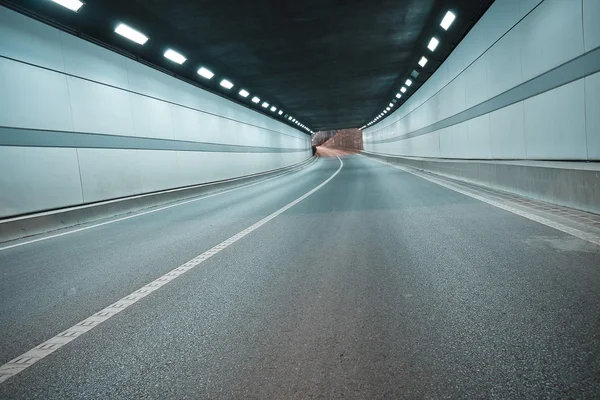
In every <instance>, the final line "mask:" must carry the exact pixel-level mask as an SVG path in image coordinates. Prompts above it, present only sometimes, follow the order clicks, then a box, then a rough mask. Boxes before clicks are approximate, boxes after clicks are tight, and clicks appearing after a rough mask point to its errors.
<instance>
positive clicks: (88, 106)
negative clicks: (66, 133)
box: [67, 77, 134, 136]
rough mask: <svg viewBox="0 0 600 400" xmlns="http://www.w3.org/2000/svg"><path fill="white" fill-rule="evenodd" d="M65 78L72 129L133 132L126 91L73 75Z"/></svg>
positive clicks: (128, 133)
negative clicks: (71, 114) (67, 85)
mask: <svg viewBox="0 0 600 400" xmlns="http://www.w3.org/2000/svg"><path fill="white" fill-rule="evenodd" d="M67 82H68V83H69V92H70V95H71V107H72V110H73V122H74V128H75V130H76V131H79V132H90V133H103V134H107V135H127V136H134V129H133V119H132V114H131V101H130V98H129V96H130V93H129V92H127V91H124V90H120V89H116V88H113V87H110V86H105V85H102V84H98V83H94V82H90V81H86V80H83V79H79V78H74V77H68V78H67Z"/></svg>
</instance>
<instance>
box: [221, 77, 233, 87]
mask: <svg viewBox="0 0 600 400" xmlns="http://www.w3.org/2000/svg"><path fill="white" fill-rule="evenodd" d="M220 85H221V86H223V87H224V88H225V89H231V88H232V87H233V83H231V82H229V81H228V80H227V79H223V80H222V81H221V83H220Z"/></svg>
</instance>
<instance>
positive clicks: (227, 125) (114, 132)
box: [0, 6, 312, 218]
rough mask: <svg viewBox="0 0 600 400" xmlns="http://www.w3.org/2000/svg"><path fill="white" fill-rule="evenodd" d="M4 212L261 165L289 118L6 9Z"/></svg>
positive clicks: (2, 31) (289, 151) (300, 137)
mask: <svg viewBox="0 0 600 400" xmlns="http://www.w3.org/2000/svg"><path fill="white" fill-rule="evenodd" d="M0 38H2V39H1V40H0V172H1V173H0V188H1V190H0V218H1V217H7V216H12V215H18V214H23V213H31V212H36V211H41V210H48V209H55V208H60V207H65V206H73V205H79V204H84V203H90V202H97V201H102V200H107V199H113V198H119V197H125V196H131V195H137V194H141V193H148V192H154V191H160V190H164V189H170V188H176V187H183V186H187V185H195V184H200V183H204V182H212V181H219V180H225V179H229V178H235V177H239V176H243V175H249V174H255V173H260V172H264V171H268V170H273V169H277V168H281V167H285V166H289V165H292V164H295V163H298V162H301V161H303V160H305V159H307V158H309V157H310V156H311V154H312V153H311V150H310V149H311V144H310V137H309V136H308V135H306V134H304V133H302V132H300V131H298V130H296V129H294V128H292V127H290V126H288V125H286V124H283V123H280V122H278V121H276V120H274V119H272V118H269V117H266V116H264V115H262V114H260V113H257V112H255V111H252V110H251V109H248V108H246V107H243V106H241V105H238V104H235V103H234V102H231V101H228V100H226V99H224V98H222V97H219V96H217V95H214V94H212V93H209V92H207V91H205V90H202V89H199V88H197V87H195V86H193V85H190V84H187V83H185V82H183V81H181V80H179V79H176V78H175V77H172V76H169V75H167V74H164V73H162V72H159V71H158V70H155V69H153V68H150V67H148V66H145V65H143V64H141V63H139V62H136V61H134V60H132V59H130V58H127V57H124V56H122V55H119V54H117V53H115V52H112V51H109V50H107V49H105V48H102V47H100V46H97V45H94V44H92V43H90V42H87V41H85V40H82V39H80V38H77V37H75V36H73V35H70V34H68V33H65V32H62V31H60V30H57V29H55V28H53V27H50V26H48V25H45V24H43V23H41V22H38V21H36V20H33V19H31V18H28V17H26V16H23V15H21V14H18V13H16V12H14V11H11V10H9V9H6V8H4V7H1V6H0Z"/></svg>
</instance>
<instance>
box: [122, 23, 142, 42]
mask: <svg viewBox="0 0 600 400" xmlns="http://www.w3.org/2000/svg"><path fill="white" fill-rule="evenodd" d="M115 32H116V33H118V34H119V35H121V36H123V37H126V38H127V39H129V40H131V41H134V42H136V43H137V44H144V43H146V42H147V41H148V37H147V36H146V35H144V34H143V33H141V32H138V31H136V30H135V29H133V28H132V27H130V26H127V25H125V24H119V26H117V28H116V29H115Z"/></svg>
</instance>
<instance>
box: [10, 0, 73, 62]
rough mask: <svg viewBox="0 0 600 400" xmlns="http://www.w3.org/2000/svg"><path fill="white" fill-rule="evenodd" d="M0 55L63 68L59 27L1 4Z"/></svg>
mask: <svg viewBox="0 0 600 400" xmlns="http://www.w3.org/2000/svg"><path fill="white" fill-rule="evenodd" d="M0 38H2V39H0V55H3V56H5V57H10V58H14V59H16V60H21V61H25V62H27V63H30V64H34V65H39V66H42V67H45V68H50V69H54V70H57V71H62V72H64V70H65V64H64V61H63V52H62V46H61V43H60V37H59V33H58V30H56V29H54V28H52V27H50V26H48V25H46V24H43V23H41V22H38V21H36V20H34V19H32V18H29V17H26V16H24V15H22V14H19V13H17V12H15V11H12V10H9V9H8V8H5V7H0Z"/></svg>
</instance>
